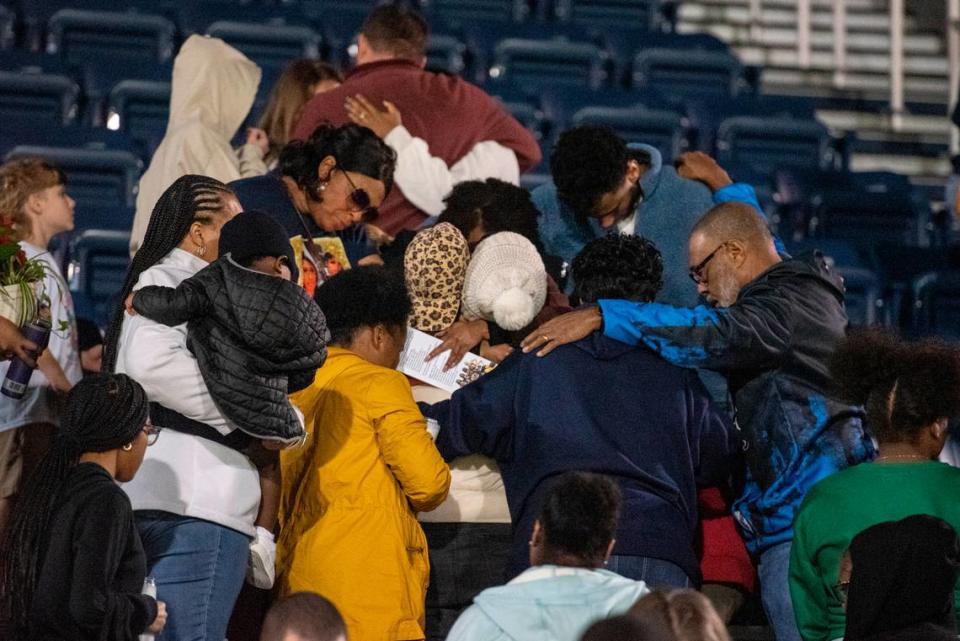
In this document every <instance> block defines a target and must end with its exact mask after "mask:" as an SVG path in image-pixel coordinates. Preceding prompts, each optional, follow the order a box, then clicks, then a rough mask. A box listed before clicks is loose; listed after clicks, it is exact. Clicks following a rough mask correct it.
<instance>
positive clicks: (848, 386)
mask: <svg viewBox="0 0 960 641" xmlns="http://www.w3.org/2000/svg"><path fill="white" fill-rule="evenodd" d="M830 373H831V375H832V376H833V383H834V386H835V388H836V393H837V395H838V396H839V397H840V398H842V399H843V400H845V401H847V402H850V403H855V404H857V405H863V406H864V407H865V408H866V412H867V421H868V422H869V424H870V427H871V428H872V430H873V434H874V435H875V436H876V437H877V440H879V441H880V442H881V443H904V442H912V441H914V440H916V437H917V435H918V433H919V432H920V431H921V430H922V429H923V428H925V427H927V426H929V425H931V424H932V423H933V422H935V421H936V420H938V419H942V418H947V419H952V418H955V417H957V415H958V414H960V348H958V347H956V346H953V345H950V344H947V343H945V342H942V341H939V340H924V341H920V342H916V343H908V342H905V341H903V340H901V339H899V338H897V337H896V336H894V335H893V334H891V333H889V332H887V331H884V330H880V329H867V330H860V331H858V332H856V333H854V334H851V335H850V336H849V337H847V338H846V339H844V340H843V341H841V342H840V344H839V345H838V346H837V349H836V351H835V352H834V354H833V357H832V360H831V363H830Z"/></svg>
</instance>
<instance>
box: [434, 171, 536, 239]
mask: <svg viewBox="0 0 960 641" xmlns="http://www.w3.org/2000/svg"><path fill="white" fill-rule="evenodd" d="M443 203H444V205H445V207H444V210H443V212H442V213H441V214H440V216H439V218H438V219H437V222H438V223H450V224H451V225H453V226H454V227H456V228H457V229H459V230H460V233H461V234H463V237H464V238H469V237H470V232H471V231H473V230H474V229H476V228H477V226H479V225H482V226H483V230H484V232H485V235H488V236H489V235H491V234H496V233H499V232H502V231H512V232H513V233H515V234H520V235H521V236H523V237H524V238H526V239H527V240H529V241H530V242H531V243H533V245H534V247H536V248H537V251H542V246H541V243H540V231H539V228H538V221H537V219H538V218H539V216H540V211H539V210H538V209H537V208H536V206H535V205H534V204H533V200H532V199H531V198H530V192H528V191H527V190H526V189H523V188H522V187H517V186H516V185H511V184H510V183H508V182H504V181H502V180H497V179H496V178H488V179H487V180H468V181H465V182H462V183H458V184H457V185H456V186H455V187H454V188H453V191H451V192H450V194H449V195H448V196H447V197H446V198H444V199H443Z"/></svg>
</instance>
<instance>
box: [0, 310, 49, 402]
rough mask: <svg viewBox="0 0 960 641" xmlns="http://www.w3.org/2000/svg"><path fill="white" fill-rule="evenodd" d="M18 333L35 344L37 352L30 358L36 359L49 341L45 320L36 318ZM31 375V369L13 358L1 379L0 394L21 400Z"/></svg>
mask: <svg viewBox="0 0 960 641" xmlns="http://www.w3.org/2000/svg"><path fill="white" fill-rule="evenodd" d="M20 331H21V332H23V336H24V337H25V338H26V339H27V340H30V341H33V342H34V343H36V345H37V351H35V352H33V353H32V354H31V356H33V358H34V359H36V358H37V356H38V355H39V354H40V351H41V350H43V349H44V348H46V346H47V342H48V341H49V340H50V321H49V320H48V319H46V318H38V319H36V320H34V321H32V322H30V323H28V324H27V325H25V326H24V327H23V328H22V329H21V330H20ZM32 375H33V368H32V367H30V366H29V365H27V364H26V363H25V362H23V361H22V360H20V359H19V358H17V357H14V358H13V360H12V361H11V362H10V367H9V369H7V377H6V378H5V379H3V386H2V387H0V393H3V395H4V396H9V397H10V398H15V399H17V400H19V399H21V398H23V395H24V394H25V393H26V391H27V385H28V384H29V383H30V377H31V376H32Z"/></svg>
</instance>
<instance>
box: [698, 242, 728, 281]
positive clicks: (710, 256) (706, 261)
mask: <svg viewBox="0 0 960 641" xmlns="http://www.w3.org/2000/svg"><path fill="white" fill-rule="evenodd" d="M726 244H727V243H726V242H722V243H720V245H719V246H718V247H717V248H716V249H714V250H713V251H712V252H710V253H709V254H708V255H707V257H706V258H704V259H703V260H701V261H700V262H699V263H697V264H696V265H694V266H693V267H691V268H690V271H689V273H690V279H691V280H692V281H693V282H695V283H696V284H697V285H699V284H700V283H702V282H703V270H704V269H706V267H707V265H708V264H709V263H710V261H711V260H713V257H714V256H716V255H717V252H718V251H720V250H721V249H723V247H724V246H725V245H726Z"/></svg>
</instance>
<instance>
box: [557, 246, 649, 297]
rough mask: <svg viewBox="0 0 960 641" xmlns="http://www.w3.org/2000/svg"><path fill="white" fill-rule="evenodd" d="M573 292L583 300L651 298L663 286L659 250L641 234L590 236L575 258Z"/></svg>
mask: <svg viewBox="0 0 960 641" xmlns="http://www.w3.org/2000/svg"><path fill="white" fill-rule="evenodd" d="M573 282H574V292H575V294H576V296H577V297H578V298H579V299H580V302H582V303H595V302H597V301H598V300H600V299H602V298H619V299H624V300H635V301H641V302H650V301H652V300H653V299H654V298H656V296H657V293H658V292H659V291H660V288H661V287H663V259H662V258H661V256H660V250H658V249H657V248H656V246H655V245H654V244H653V243H652V242H650V241H649V240H647V239H646V238H643V237H641V236H633V235H629V234H610V235H609V236H603V237H602V238H597V239H595V240H591V241H590V242H589V243H587V244H586V245H585V246H584V247H583V249H581V250H580V253H579V254H577V257H576V258H574V259H573Z"/></svg>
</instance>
